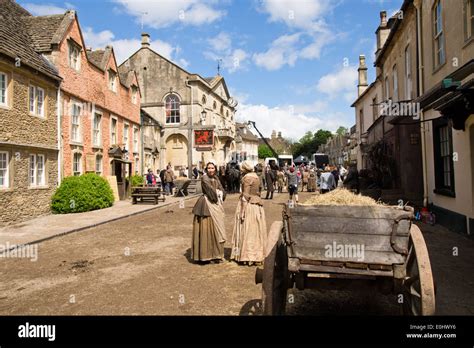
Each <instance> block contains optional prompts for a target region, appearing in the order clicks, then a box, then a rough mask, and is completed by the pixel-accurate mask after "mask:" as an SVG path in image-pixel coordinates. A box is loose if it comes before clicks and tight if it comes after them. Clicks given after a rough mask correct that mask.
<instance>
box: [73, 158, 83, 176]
mask: <svg viewBox="0 0 474 348" xmlns="http://www.w3.org/2000/svg"><path fill="white" fill-rule="evenodd" d="M72 174H73V175H74V176H77V175H81V174H82V155H81V154H80V153H79V152H76V153H75V154H74V155H73V159H72Z"/></svg>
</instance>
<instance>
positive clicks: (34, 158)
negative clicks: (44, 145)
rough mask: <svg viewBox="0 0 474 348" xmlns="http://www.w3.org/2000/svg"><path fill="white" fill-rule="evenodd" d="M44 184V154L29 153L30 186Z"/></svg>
mask: <svg viewBox="0 0 474 348" xmlns="http://www.w3.org/2000/svg"><path fill="white" fill-rule="evenodd" d="M44 185H45V157H44V155H35V154H31V155H30V186H44Z"/></svg>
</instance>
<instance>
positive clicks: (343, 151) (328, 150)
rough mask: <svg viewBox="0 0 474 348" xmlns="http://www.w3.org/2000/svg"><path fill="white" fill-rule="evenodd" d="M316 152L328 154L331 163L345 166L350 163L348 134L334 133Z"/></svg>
mask: <svg viewBox="0 0 474 348" xmlns="http://www.w3.org/2000/svg"><path fill="white" fill-rule="evenodd" d="M317 152H318V153H324V154H326V155H328V158H329V164H331V165H344V166H347V165H348V164H349V163H350V158H349V155H350V135H349V134H334V135H333V136H332V137H331V138H329V139H328V140H327V142H326V144H323V145H320V146H319V148H318V151H317Z"/></svg>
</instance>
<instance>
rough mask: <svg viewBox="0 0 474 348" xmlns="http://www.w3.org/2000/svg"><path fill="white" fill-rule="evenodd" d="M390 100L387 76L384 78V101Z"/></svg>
mask: <svg viewBox="0 0 474 348" xmlns="http://www.w3.org/2000/svg"><path fill="white" fill-rule="evenodd" d="M389 99H390V79H389V77H388V75H387V76H385V100H387V101H388V100H389Z"/></svg>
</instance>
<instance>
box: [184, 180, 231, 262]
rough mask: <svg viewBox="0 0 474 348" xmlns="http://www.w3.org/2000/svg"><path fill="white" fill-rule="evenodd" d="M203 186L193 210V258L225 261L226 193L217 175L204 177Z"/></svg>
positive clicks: (196, 259)
mask: <svg viewBox="0 0 474 348" xmlns="http://www.w3.org/2000/svg"><path fill="white" fill-rule="evenodd" d="M201 186H202V196H201V197H200V198H199V199H198V201H197V202H196V204H195V205H194V208H193V214H194V221H193V240H192V246H191V258H192V259H193V260H195V261H211V260H218V259H223V258H224V243H225V241H226V235H225V226H224V220H225V214H224V208H223V206H222V202H223V201H224V200H225V191H224V189H223V188H222V185H221V183H220V181H219V179H218V177H217V175H214V176H213V177H210V176H208V175H203V176H202V178H201Z"/></svg>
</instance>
